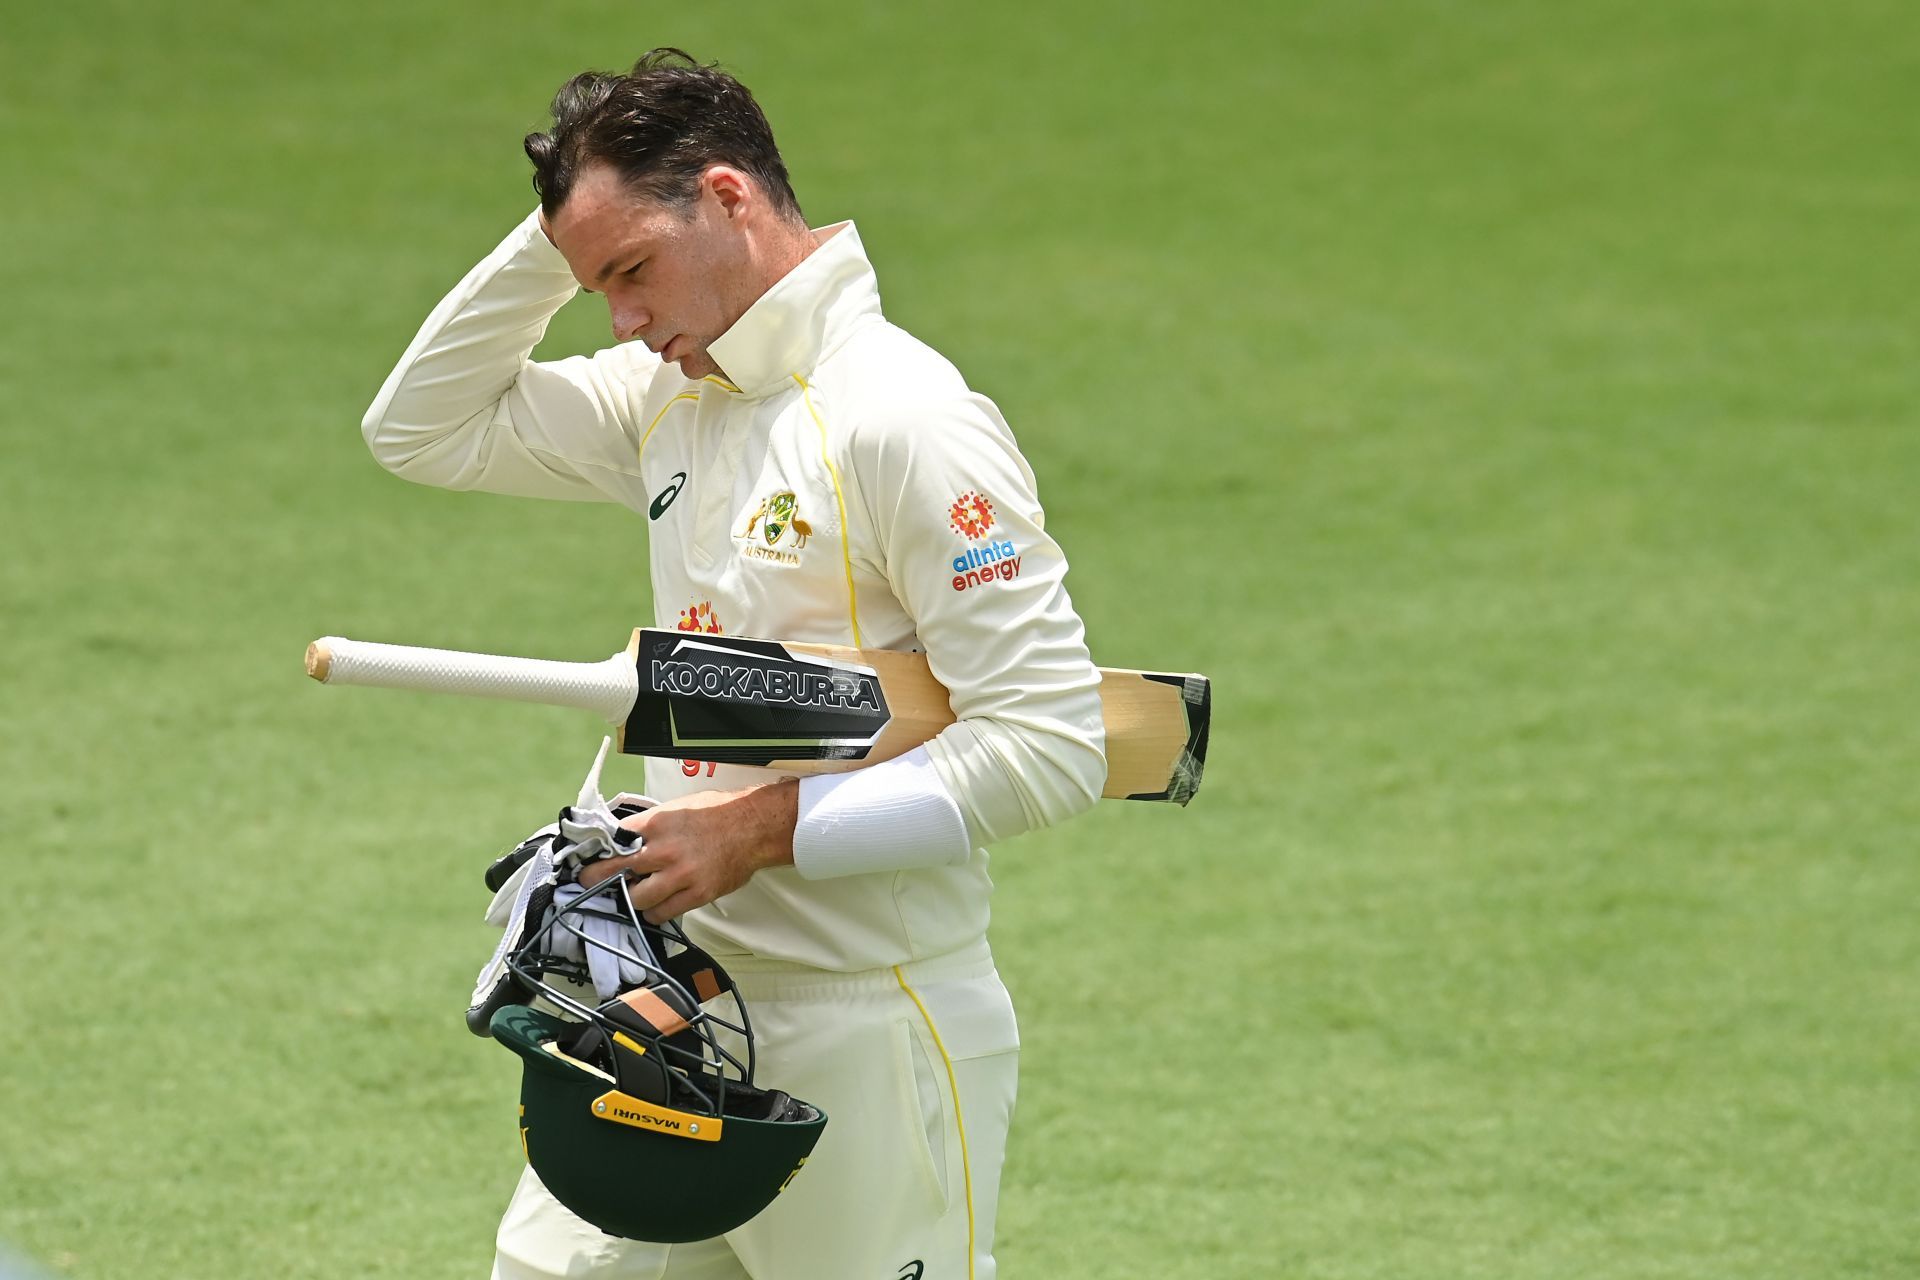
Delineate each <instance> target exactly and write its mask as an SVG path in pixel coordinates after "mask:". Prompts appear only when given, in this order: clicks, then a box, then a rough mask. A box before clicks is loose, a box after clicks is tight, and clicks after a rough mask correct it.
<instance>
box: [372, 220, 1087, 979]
mask: <svg viewBox="0 0 1920 1280" xmlns="http://www.w3.org/2000/svg"><path fill="white" fill-rule="evenodd" d="M814 235H815V239H816V241H817V242H818V243H819V247H818V248H817V249H815V251H814V252H813V253H812V254H811V255H810V256H809V257H808V258H806V260H805V261H803V262H802V263H801V264H800V265H799V266H798V267H796V268H795V269H794V270H793V271H792V272H790V273H789V274H788V275H787V276H786V277H784V278H783V279H782V280H780V282H779V283H777V284H776V285H774V287H773V288H772V289H770V290H768V292H767V293H766V294H765V295H764V296H763V297H761V298H760V300H759V301H758V302H756V303H754V305H753V306H752V307H751V308H749V309H748V311H747V312H746V314H745V315H743V316H742V317H741V318H740V320H739V321H738V322H737V323H736V324H735V325H734V326H733V328H731V329H730V330H728V331H727V332H726V333H725V334H724V335H722V336H721V337H720V338H718V339H716V340H715V341H714V342H713V344H712V346H711V348H710V350H711V354H712V356H713V358H714V360H715V361H716V362H717V363H718V364H719V365H720V367H721V368H722V369H723V370H724V371H725V377H724V378H722V377H718V376H716V377H710V378H706V379H702V380H698V381H692V380H689V379H687V378H686V377H684V376H683V375H682V374H681V373H680V370H679V368H678V366H675V365H668V364H664V363H663V362H662V361H661V360H660V359H659V357H657V356H655V355H654V354H653V353H652V352H650V351H648V350H647V349H646V347H645V346H644V345H643V344H641V343H638V342H633V343H627V344H623V345H620V346H616V347H611V348H609V349H607V350H604V351H601V352H598V353H597V354H595V355H592V356H579V357H573V358H570V359H566V360H559V361H553V362H535V361H532V360H530V359H529V358H528V357H529V354H530V353H531V352H532V350H533V348H534V345H535V344H536V343H537V342H538V341H539V340H540V338H541V336H542V335H543V334H544V333H545V331H546V327H547V323H548V321H549V320H550V319H551V318H552V316H553V314H554V313H555V312H556V311H558V310H559V309H560V307H561V306H562V305H563V304H564V303H565V302H566V301H567V300H568V299H569V298H571V297H573V295H574V293H575V292H576V291H577V289H578V284H577V283H576V281H575V280H574V278H573V275H572V273H571V272H570V271H569V270H568V268H567V264H566V260H565V259H564V258H563V257H562V256H561V255H560V252H559V250H557V249H555V248H554V247H553V245H552V244H551V243H550V242H549V241H548V240H547V238H546V235H545V234H544V233H543V232H542V231H541V230H540V226H539V221H538V218H537V217H536V216H529V217H528V218H527V219H526V221H524V222H523V223H521V225H520V226H519V227H518V228H516V229H515V230H514V232H513V233H512V234H511V235H509V236H508V237H507V238H506V240H505V241H504V242H502V243H501V245H500V246H499V247H498V248H497V249H495V250H494V252H493V253H491V254H490V255H488V256H487V258H486V259H485V260H484V261H482V262H481V263H480V265H479V266H477V267H475V268H474V269H473V271H471V272H470V273H468V275H467V277H466V279H464V280H462V281H461V282H460V284H459V286H458V287H457V288H455V289H454V291H453V292H452V293H451V294H449V295H448V296H447V297H446V298H445V299H444V300H443V301H442V302H441V303H440V305H439V306H438V307H436V308H435V309H434V311H433V314H432V315H431V316H429V317H428V319H427V322H426V324H425V325H424V326H423V327H422V328H421V330H420V332H419V334H418V336H416V337H415V338H414V340H413V343H412V345H411V346H409V347H408V349H407V352H406V354H405V355H404V356H403V357H402V358H401V360H400V363H399V365H398V366H397V367H396V368H395V369H394V371H393V372H392V374H390V375H389V376H388V378H387V381H386V384H385V385H384V386H383V387H382V388H381V390H380V394H379V396H378V398H377V399H376V400H375V401H374V403H373V405H372V407H371V408H370V409H369V410H368V411H367V416H366V419H365V421H364V423H363V424H362V430H363V432H364V434H365V436H366V440H367V444H368V447H369V448H370V449H371V450H372V451H373V454H374V456H375V457H376V458H378V459H379V461H380V462H381V464H382V465H383V466H385V467H387V468H388V469H389V470H391V471H393V472H395V473H396V474H398V475H401V476H404V477H405V478H407V479H409V480H414V481H417V482H419V483H422V484H430V485H436V486H439V487H442V488H449V489H482V490H487V491H490V492H494V493H506V494H518V495H524V496H528V497H542V498H568V499H576V500H584V501H598V502H618V503H621V504H623V505H625V506H626V507H628V508H629V509H631V510H633V511H634V512H636V513H638V514H639V515H640V516H641V518H642V519H643V520H644V521H645V522H646V530H647V535H648V556H649V564H650V568H651V573H652V584H653V610H654V625H656V626H660V627H678V628H682V629H686V630H694V629H698V630H701V631H709V632H717V633H722V634H727V635H750V636H763V637H770V638H774V639H780V640H796V641H812V642H817V643H828V644H851V645H857V646H866V647H871V648H883V649H911V650H921V651H924V652H925V653H926V655H927V660H928V663H929V665H930V666H931V667H932V669H933V673H934V675H935V676H936V677H937V678H938V679H939V680H940V682H941V683H942V684H944V685H946V686H947V688H948V690H949V691H950V693H951V696H952V705H953V711H954V714H955V715H956V716H957V717H958V720H957V723H955V724H954V725H952V726H950V727H949V728H947V729H946V730H945V731H943V732H942V733H941V734H940V735H939V736H938V737H937V738H935V739H934V740H933V741H932V742H931V743H929V744H928V754H929V756H930V758H931V759H932V761H933V763H934V765H935V767H936V768H937V770H938V771H939V774H940V778H941V781H942V782H943V783H944V784H945V785H946V787H947V789H948V790H949V791H950V792H951V793H952V795H953V797H954V798H955V800H956V801H957V802H958V804H959V806H960V810H961V813H962V815H963V816H964V818H965V820H966V824H967V830H968V832H969V834H970V836H971V837H972V839H973V841H974V843H975V844H976V845H983V844H985V843H987V842H989V841H993V840H998V839H1003V838H1005V837H1007V836H1011V835H1017V834H1019V833H1020V832H1022V831H1027V830H1031V829H1033V828H1036V827H1041V826H1046V825H1049V824H1051V823H1055V822H1059V821H1061V820H1062V819H1064V818H1067V817H1070V816H1072V815H1073V814H1075V813H1078V812H1080V811H1082V810H1084V809H1087V808H1089V807H1091V806H1092V804H1093V803H1094V801H1095V800H1096V799H1097V798H1098V797H1099V795H1100V790H1101V787H1102V786H1103V785H1104V783H1105V779H1106V760H1105V735H1104V731H1103V729H1102V725H1101V718H1100V701H1099V675H1098V673H1097V672H1096V671H1095V669H1094V666H1093V663H1092V661H1091V659H1090V658H1089V657H1088V654H1087V646H1086V639H1085V633H1084V628H1083V627H1082V625H1081V622H1080V618H1079V616H1078V615H1077V614H1076V613H1075V612H1074V609H1073V604H1072V602H1071V600H1069V599H1068V596H1067V591H1066V587H1065V582H1064V580H1065V576H1066V571H1067V564H1066V559H1065V557H1064V556H1063V555H1062V554H1061V551H1060V548H1059V547H1058V546H1057V545H1056V544H1055V543H1054V541H1053V539H1051V538H1050V537H1048V536H1047V534H1046V531H1045V529H1044V517H1043V515H1042V512H1041V507H1040V501H1039V498H1038V496H1037V492H1036V488H1035V484H1034V478H1033V472H1032V470H1031V469H1030V468H1029V467H1028V466H1027V463H1026V460H1025V459H1024V458H1022V457H1021V455H1020V452H1019V449H1018V448H1017V446H1016V445H1015V444H1014V440H1013V436H1012V433H1011V432H1010V431H1009V430H1008V429H1007V425H1006V423H1005V422H1004V421H1003V420H1002V418H1001V416H1000V413H999V411H998V410H997V409H996V408H995V407H994V405H993V403H992V402H991V401H989V400H988V399H987V398H986V397H984V396H981V395H978V394H976V393H974V392H973V391H971V390H969V389H968V387H967V385H966V383H965V381H964V380H963V379H962V378H961V376H960V374H959V372H958V371H957V370H955V369H954V367H953V366H952V365H951V364H950V363H948V362H947V361H946V360H945V359H944V358H942V357H941V356H940V355H939V354H938V353H937V352H935V351H933V350H932V349H931V348H929V347H927V346H926V345H925V344H923V343H921V342H919V341H918V340H916V339H915V338H913V337H912V336H910V335H909V334H907V333H906V332H904V331H903V330H901V329H899V328H897V327H895V326H894V325H892V324H890V323H888V322H887V320H886V319H885V318H884V317H883V316H882V314H881V310H880V294H879V287H878V284H877V282H876V280H875V278H874V272H873V267H872V265H871V264H870V263H869V262H868V261H867V257H866V253H865V251H864V250H863V248H862V246H861V243H860V237H859V233H858V232H857V231H856V230H855V228H854V226H853V224H851V223H841V224H839V225H837V226H834V227H828V228H825V229H824V230H821V231H817V232H815V233H814ZM882 767H884V766H882ZM646 769H647V782H648V788H649V790H650V791H651V792H652V794H653V795H655V796H656V797H658V798H660V799H667V798H669V797H672V796H677V795H683V794H687V793H689V792H692V791H698V790H705V789H709V788H716V787H719V788H728V787H737V786H742V785H746V784H748V783H750V782H755V781H761V780H764V779H765V778H767V777H768V776H769V775H768V773H767V771H765V770H760V769H749V768H740V767H735V766H728V765H720V766H708V765H705V764H691V763H688V764H685V765H683V764H681V763H679V762H675V761H671V760H664V761H663V760H648V761H647V764H646ZM990 891H991V884H990V882H989V881H988V879H987V857H986V853H985V850H984V849H983V848H978V847H976V848H975V849H973V850H972V852H971V854H970V856H968V857H967V859H966V861H965V862H964V863H961V864H958V865H950V866H937V867H930V868H918V869H912V870H890V871H879V872H870V873H865V874H858V875H849V876H843V877H840V878H837V879H828V880H805V879H802V878H801V877H800V876H799V874H798V873H797V872H796V871H795V870H794V869H793V868H791V867H776V868H772V869H769V870H764V871H761V872H759V873H757V874H756V875H755V876H754V877H753V879H752V880H750V881H749V882H748V883H747V884H746V885H745V886H744V887H742V888H741V889H739V890H737V891H736V892H734V893H732V894H729V895H727V896H726V897H724V898H722V899H720V900H719V901H718V902H715V903H713V904H712V905H710V906H707V907H702V908H700V909H698V910H696V911H693V912H691V913H689V914H688V915H687V917H686V918H685V923H686V926H687V930H688V933H689V934H690V935H692V936H693V937H694V938H695V940H696V941H698V942H699V943H700V944H701V945H703V946H705V947H707V948H709V949H710V950H712V951H714V952H715V953H716V954H722V955H742V954H752V955H758V956H763V957H767V958H770V959H776V960H786V961H792V962H797V963H801V964H807V965H812V966H816V967H819V968H824V969H831V970H839V971H851V970H858V969H869V968H876V967H880V966H885V965H892V964H900V963H904V962H906V961H909V960H917V959H923V958H926V957H928V956H934V955H940V954H944V953H946V952H950V951H953V950H956V949H958V948H959V947H961V946H963V945H965V944H967V943H968V942H971V941H973V940H975V939H977V938H979V937H980V936H981V935H982V934H983V933H984V931H985V929H986V925H987V914H988V910H987V902H988V895H989V893H990Z"/></svg>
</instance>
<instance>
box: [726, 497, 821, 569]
mask: <svg viewBox="0 0 1920 1280" xmlns="http://www.w3.org/2000/svg"><path fill="white" fill-rule="evenodd" d="M755 529H758V530H759V532H760V537H759V539H758V540H756V539H755V538H754V536H753V534H754V530H755ZM734 536H735V537H737V538H742V539H744V540H745V541H746V544H747V545H746V546H744V547H742V548H741V549H740V554H742V555H744V556H745V557H746V558H747V559H749V560H768V561H771V562H773V563H774V564H783V565H787V566H789V567H793V566H797V565H798V564H799V563H800V556H799V552H800V551H802V550H803V549H804V548H805V547H806V545H807V539H808V538H811V537H812V536H813V526H812V525H810V524H808V523H807V522H806V521H805V520H802V519H801V518H800V500H799V499H798V498H796V497H795V496H794V493H793V490H791V489H780V490H778V491H776V492H774V493H770V494H768V495H767V496H766V497H764V498H762V499H760V505H759V506H757V507H755V508H754V509H753V510H752V512H750V513H749V514H748V516H747V527H746V528H744V529H742V530H741V531H740V532H739V533H737V534H735V535H734ZM789 542H790V543H791V544H792V550H788V549H786V548H785V547H783V546H782V545H781V544H782V543H789ZM763 544H764V545H763Z"/></svg>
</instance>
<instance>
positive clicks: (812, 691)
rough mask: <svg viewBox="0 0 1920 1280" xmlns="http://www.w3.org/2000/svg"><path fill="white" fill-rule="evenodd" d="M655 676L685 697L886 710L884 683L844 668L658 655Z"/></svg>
mask: <svg viewBox="0 0 1920 1280" xmlns="http://www.w3.org/2000/svg"><path fill="white" fill-rule="evenodd" d="M649 679H650V681H651V683H652V687H653V689H654V691H655V692H658V693H666V694H675V695H678V696H680V697H688V698H690V697H702V698H721V699H725V700H727V701H730V702H751V703H757V704H759V705H761V706H766V705H770V704H777V705H785V706H794V707H815V708H819V709H821V710H827V711H876V712H877V711H879V710H880V690H879V686H878V683H877V682H876V681H875V680H874V679H873V678H872V677H870V676H861V675H855V674H852V673H850V672H844V671H833V672H825V671H807V670H791V669H786V668H781V667H764V666H745V665H736V664H734V663H730V662H717V661H712V662H687V661H684V660H680V659H673V660H664V661H663V660H661V659H658V658H656V659H654V662H653V667H652V670H651V674H650V676H649Z"/></svg>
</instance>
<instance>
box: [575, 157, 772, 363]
mask: <svg viewBox="0 0 1920 1280" xmlns="http://www.w3.org/2000/svg"><path fill="white" fill-rule="evenodd" d="M728 173H731V171H729V170H712V169H710V170H708V172H707V174H706V176H704V177H703V178H702V179H701V183H700V188H699V191H698V194H697V195H696V197H695V199H694V202H693V204H692V206H691V207H689V208H685V209H682V208H678V207H676V206H673V205H669V204H663V203H661V202H659V201H657V200H649V199H646V198H645V197H642V196H636V195H634V194H633V193H632V192H630V191H628V190H627V189H626V188H625V187H624V186H622V185H621V182H620V180H619V178H618V176H617V175H616V174H615V173H614V171H613V170H612V169H611V168H610V167H608V166H607V165H604V164H596V165H593V166H591V167H590V168H588V169H585V170H583V171H582V172H581V174H580V177H579V179H578V180H577V181H576V182H575V183H574V187H573V190H572V192H570V193H569V194H568V196H567V201H566V203H565V204H563V205H561V206H560V208H559V210H558V211H557V212H556V213H555V214H554V215H553V217H552V218H551V219H549V220H548V223H547V232H548V235H549V236H550V237H551V238H552V240H553V243H554V246H555V247H556V248H558V249H559V250H560V252H561V254H562V255H563V256H564V257H565V258H566V260H567V265H568V266H569V267H571V268H572V269H573V275H574V278H575V279H577V280H578V281H579V282H580V284H581V287H583V288H585V289H586V290H588V291H589V292H591V293H601V294H605V295H606V299H607V314H608V318H609V320H611V322H612V324H613V337H614V340H615V341H616V342H631V341H634V340H635V339H638V340H639V341H641V342H644V343H646V344H647V346H648V348H649V349H651V350H652V351H655V352H657V353H658V354H659V355H660V357H661V358H662V359H664V360H667V361H671V362H675V363H677V364H679V366H680V371H681V372H682V373H683V374H685V375H686V376H687V377H689V378H704V377H706V376H707V375H709V374H712V373H717V372H719V371H720V367H719V366H718V365H717V364H715V363H714V361H713V357H712V356H710V355H708V354H707V346H708V344H709V343H711V342H712V341H713V340H714V339H715V338H717V337H719V336H720V335H721V334H723V333H725V332H726V331H727V330H728V329H730V328H732V327H733V322H734V321H736V320H738V319H739V318H740V317H741V316H742V315H743V314H744V313H745V312H746V310H747V308H748V307H750V306H752V305H753V303H754V301H755V300H756V299H757V298H758V297H759V296H760V294H761V292H763V291H764V285H763V284H760V283H756V281H755V278H754V275H753V272H752V271H751V256H750V254H749V251H748V250H749V245H748V240H747V234H746V226H745V212H746V205H745V204H744V203H742V202H741V201H739V200H736V199H734V198H732V196H733V189H732V188H730V187H729V186H728V179H727V178H726V177H725V176H719V177H716V175H724V174H728Z"/></svg>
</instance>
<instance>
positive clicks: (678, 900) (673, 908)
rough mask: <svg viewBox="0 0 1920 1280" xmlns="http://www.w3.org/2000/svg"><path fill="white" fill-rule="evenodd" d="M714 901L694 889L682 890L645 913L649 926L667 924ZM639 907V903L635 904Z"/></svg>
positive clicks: (643, 913)
mask: <svg viewBox="0 0 1920 1280" xmlns="http://www.w3.org/2000/svg"><path fill="white" fill-rule="evenodd" d="M711 901H713V899H712V898H710V897H708V896H707V895H706V894H703V893H700V892H698V891H697V890H693V889H682V890H680V892H678V893H676V894H674V895H673V896H672V897H670V898H668V899H667V900H666V901H664V902H662V903H660V904H659V905H657V906H655V907H652V908H650V909H647V910H645V911H643V912H642V913H641V914H642V915H644V916H645V917H646V921H647V923H648V924H665V923H666V922H667V921H669V920H672V919H674V918H675V917H678V916H683V915H685V914H686V913H687V912H689V911H691V910H693V909H694V908H695V907H704V906H706V905H707V903H709V902H711ZM633 905H634V906H635V907H639V905H640V904H639V903H638V902H636V903H634V904H633Z"/></svg>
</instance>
